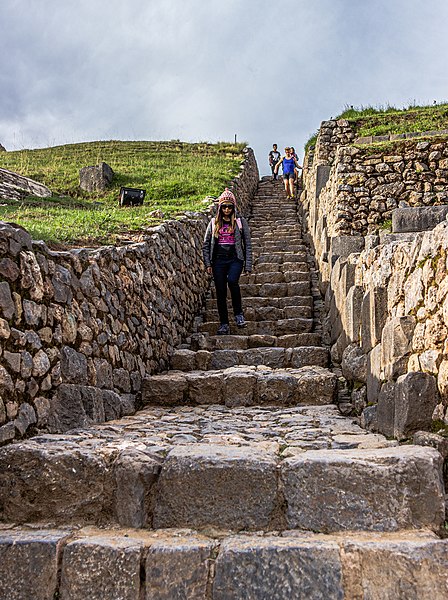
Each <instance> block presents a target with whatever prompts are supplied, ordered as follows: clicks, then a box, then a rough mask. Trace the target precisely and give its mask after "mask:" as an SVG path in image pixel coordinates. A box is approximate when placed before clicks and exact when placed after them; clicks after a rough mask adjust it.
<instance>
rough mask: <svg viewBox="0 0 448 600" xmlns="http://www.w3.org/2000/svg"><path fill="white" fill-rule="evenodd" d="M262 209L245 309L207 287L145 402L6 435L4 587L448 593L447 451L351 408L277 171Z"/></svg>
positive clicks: (0, 573) (239, 593)
mask: <svg viewBox="0 0 448 600" xmlns="http://www.w3.org/2000/svg"><path fill="white" fill-rule="evenodd" d="M250 225H251V230H252V233H253V245H254V253H255V269H254V272H253V274H251V275H248V276H243V277H242V279H241V283H242V292H243V306H244V309H245V316H246V319H247V327H246V328H245V329H241V330H237V329H236V328H234V327H232V332H231V333H232V335H229V336H216V335H215V332H216V330H217V327H218V325H219V323H218V321H217V314H216V308H215V300H214V298H213V291H212V292H211V294H210V297H209V298H208V299H207V302H206V306H205V310H204V314H203V315H202V316H201V317H200V318H198V319H197V322H196V324H195V331H194V332H193V333H192V335H191V337H190V338H189V339H188V340H187V341H186V343H185V344H183V345H182V346H181V347H180V348H179V349H178V350H177V351H176V352H175V353H174V355H173V357H172V365H171V367H172V368H171V370H170V371H168V372H166V373H162V374H159V375H154V376H152V377H149V378H147V379H146V380H145V382H144V386H143V390H142V404H143V407H142V409H141V410H140V411H139V412H138V413H137V414H135V415H133V416H128V417H125V418H122V419H120V420H118V421H110V422H108V423H105V424H101V425H94V426H92V427H89V428H86V429H82V430H73V431H70V432H68V433H65V434H60V435H55V434H54V435H40V436H37V437H35V438H33V439H30V440H26V441H22V442H20V443H16V444H13V445H10V446H7V447H4V448H2V449H1V450H0V513H1V519H2V523H1V524H0V600H3V599H5V600H6V599H8V600H10V599H15V598H17V599H19V598H20V599H28V598H30V599H33V600H35V599H37V600H40V599H52V600H53V599H54V598H60V599H70V600H77V599H79V600H81V599H82V600H86V599H89V600H90V599H96V598H98V599H99V598H101V599H108V600H110V599H128V598H129V599H133V600H142V599H143V598H145V599H148V600H149V599H150V598H151V599H152V598H154V599H159V598H160V599H177V598H179V599H180V598H186V599H187V598H188V599H190V598H191V599H198V600H199V599H204V600H205V599H208V600H210V599H212V600H224V599H225V600H234V599H241V600H243V599H244V600H248V599H254V600H264V599H266V600H267V599H269V600H272V599H274V600H275V599H279V600H283V599H286V598H288V599H291V598H294V599H306V600H309V599H316V600H317V599H319V600H323V599H325V600H327V599H333V598H334V599H342V598H347V599H354V600H358V599H359V600H361V599H369V600H370V599H378V600H384V599H391V600H392V599H394V600H395V599H402V600H405V599H406V600H410V599H416V600H417V599H418V600H421V599H425V598H431V599H439V598H440V599H442V598H446V597H448V541H445V540H442V539H440V538H439V537H438V535H437V534H438V532H439V530H440V527H441V526H442V523H443V519H444V510H445V503H444V501H445V498H444V490H443V483H442V476H441V469H442V459H441V456H440V454H439V453H438V452H437V451H436V450H434V449H433V448H428V447H422V446H411V445H403V446H399V445H398V443H397V442H396V441H394V440H387V439H386V438H384V437H383V436H381V435H378V434H373V433H369V432H367V431H365V430H363V429H361V428H360V427H359V426H358V425H356V424H355V423H353V422H352V420H351V419H348V418H345V417H343V416H341V414H340V413H339V411H338V409H337V406H336V404H335V402H336V401H337V392H338V390H337V384H338V378H337V376H336V374H335V373H334V372H333V371H332V370H331V369H330V368H329V356H328V351H327V349H326V348H323V347H322V345H321V335H320V324H319V319H318V318H315V315H318V309H319V295H318V293H317V291H316V286H315V284H314V281H315V277H314V274H313V269H312V265H313V263H312V261H311V259H310V257H309V255H308V251H307V248H306V247H305V245H304V244H303V242H302V236H301V226H300V222H299V219H298V217H297V212H296V205H295V204H294V202H292V201H289V200H286V199H285V197H284V193H283V190H282V186H281V183H279V182H271V181H264V182H261V183H260V186H259V190H258V193H257V196H256V197H255V199H254V204H253V212H252V218H251V220H250ZM111 575H112V576H111Z"/></svg>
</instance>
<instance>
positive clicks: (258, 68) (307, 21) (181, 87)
mask: <svg viewBox="0 0 448 600" xmlns="http://www.w3.org/2000/svg"><path fill="white" fill-rule="evenodd" d="M447 24H448V1H447V0H406V1H405V0H289V1H288V2H275V1H273V0H157V1H156V0H1V12H0V57H1V59H0V90H1V91H0V143H2V144H3V145H4V146H5V147H6V149H7V150H18V149H22V148H36V147H42V146H53V145H56V144H65V143H72V142H79V141H94V140H99V139H122V140H127V139H142V140H158V139H181V140H185V141H204V140H206V141H211V142H214V141H218V140H233V139H234V136H235V134H236V135H237V139H238V141H247V142H248V143H249V145H251V146H252V147H253V148H254V149H255V152H256V155H257V158H258V162H259V166H260V171H261V172H262V173H266V172H267V171H268V166H267V161H266V155H267V153H268V152H269V150H270V148H271V145H272V143H273V142H277V143H278V144H279V146H281V147H284V146H285V145H286V144H287V145H294V146H295V147H296V150H298V153H299V156H300V157H302V156H303V145H304V143H305V142H306V140H307V139H308V137H309V136H310V135H311V134H312V133H314V132H315V131H316V130H317V129H318V127H319V124H320V122H321V121H322V120H325V119H328V118H331V117H332V116H336V115H337V114H338V113H340V112H341V111H342V110H343V109H344V107H345V106H347V105H354V106H361V105H364V106H367V105H374V106H379V105H387V104H392V105H395V106H397V107H402V106H407V105H409V104H411V103H414V102H416V103H432V102H433V101H434V100H436V101H437V102H440V101H443V100H448V89H447V84H448V81H447V79H448V68H447V64H446V63H447V57H448V35H447Z"/></svg>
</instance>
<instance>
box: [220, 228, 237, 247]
mask: <svg viewBox="0 0 448 600" xmlns="http://www.w3.org/2000/svg"><path fill="white" fill-rule="evenodd" d="M229 230H230V224H227V223H224V225H223V226H222V227H221V229H220V230H219V234H218V244H219V245H220V246H225V245H227V246H234V245H235V233H234V232H233V231H229Z"/></svg>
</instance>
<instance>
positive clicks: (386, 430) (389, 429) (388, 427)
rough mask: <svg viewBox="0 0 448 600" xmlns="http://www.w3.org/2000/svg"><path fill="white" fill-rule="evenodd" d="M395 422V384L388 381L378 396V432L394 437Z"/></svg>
mask: <svg viewBox="0 0 448 600" xmlns="http://www.w3.org/2000/svg"><path fill="white" fill-rule="evenodd" d="M394 420H395V382H394V381H387V382H386V383H384V384H383V385H382V386H381V390H380V393H379V395H378V405H377V411H376V425H377V428H378V431H379V432H380V433H382V434H383V435H386V436H388V437H393V435H394V430H395V428H394Z"/></svg>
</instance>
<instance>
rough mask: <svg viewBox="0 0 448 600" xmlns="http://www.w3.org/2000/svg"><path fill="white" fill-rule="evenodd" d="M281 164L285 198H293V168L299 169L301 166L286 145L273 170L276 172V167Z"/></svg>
mask: <svg viewBox="0 0 448 600" xmlns="http://www.w3.org/2000/svg"><path fill="white" fill-rule="evenodd" d="M280 165H281V166H282V169H283V183H284V185H285V192H286V197H287V198H294V180H295V174H296V173H295V170H296V169H301V168H302V167H301V166H300V165H299V163H298V162H297V159H296V158H294V156H293V154H292V152H291V148H289V146H287V147H286V148H285V156H282V157H281V159H280V160H279V161H278V163H277V164H276V165H275V172H276V173H277V172H278V168H279V167H280Z"/></svg>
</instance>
